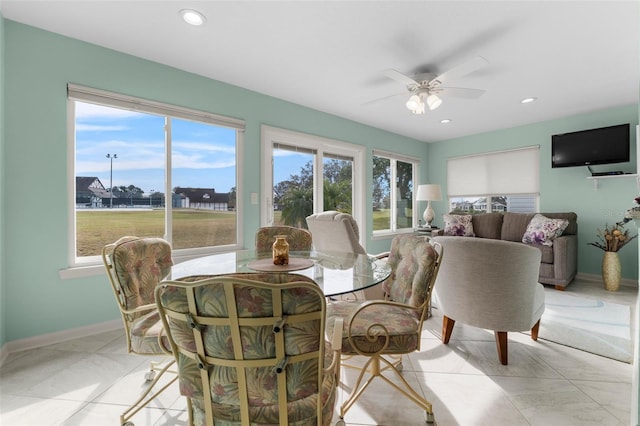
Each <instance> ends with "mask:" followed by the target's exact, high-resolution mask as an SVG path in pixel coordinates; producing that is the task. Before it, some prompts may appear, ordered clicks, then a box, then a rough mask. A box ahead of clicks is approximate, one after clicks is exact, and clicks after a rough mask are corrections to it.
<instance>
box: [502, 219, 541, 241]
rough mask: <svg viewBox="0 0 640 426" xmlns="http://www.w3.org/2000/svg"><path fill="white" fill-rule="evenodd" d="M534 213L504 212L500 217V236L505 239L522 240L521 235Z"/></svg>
mask: <svg viewBox="0 0 640 426" xmlns="http://www.w3.org/2000/svg"><path fill="white" fill-rule="evenodd" d="M534 215H535V213H511V212H505V213H504V217H503V219H502V230H501V233H500V238H501V239H503V240H505V241H514V242H517V243H521V242H522V236H523V235H524V232H525V231H526V230H527V226H528V225H529V222H531V219H532V218H533V216H534Z"/></svg>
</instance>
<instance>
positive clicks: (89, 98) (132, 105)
mask: <svg viewBox="0 0 640 426" xmlns="http://www.w3.org/2000/svg"><path fill="white" fill-rule="evenodd" d="M67 94H68V96H69V99H72V100H76V101H81V102H89V103H94V104H99V105H109V106H111V107H115V108H122V109H126V110H129V111H138V112H144V113H148V114H155V115H160V116H168V117H173V118H181V119H185V120H191V121H199V122H202V123H207V124H213V125H216V126H221V127H229V128H232V129H237V130H242V131H243V130H244V127H245V123H244V120H239V119H236V118H231V117H224V116H222V115H216V114H210V113H208V112H204V111H198V110H194V109H190V108H184V107H179V106H175V105H169V104H165V103H162V102H155V101H150V100H147V99H141V98H136V97H133V96H128V95H123V94H120V93H113V92H107V91H105V90H100V89H94V88H92V87H84V86H79V85H77V84H72V83H69V84H68V85H67Z"/></svg>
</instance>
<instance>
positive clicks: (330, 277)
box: [169, 250, 391, 297]
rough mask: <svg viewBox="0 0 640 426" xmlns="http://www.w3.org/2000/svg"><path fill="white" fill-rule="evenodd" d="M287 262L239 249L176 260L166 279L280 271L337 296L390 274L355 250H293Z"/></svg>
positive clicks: (383, 264)
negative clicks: (305, 278)
mask: <svg viewBox="0 0 640 426" xmlns="http://www.w3.org/2000/svg"><path fill="white" fill-rule="evenodd" d="M289 256H290V258H289V265H282V266H279V265H274V264H273V262H272V260H271V253H258V252H256V251H255V250H240V251H236V252H230V253H220V254H213V255H208V256H203V257H199V258H195V259H190V260H186V261H183V262H180V263H176V264H175V265H174V266H173V268H172V270H171V275H170V277H169V279H172V280H179V279H180V278H184V277H188V276H193V275H218V274H229V273H235V272H281V273H292V274H301V275H305V276H307V277H309V278H312V279H313V280H314V281H315V282H316V283H318V285H319V286H320V288H322V291H323V292H324V294H325V296H327V297H331V296H339V295H342V294H347V293H352V292H354V291H358V290H363V289H365V288H367V287H372V286H374V285H376V284H379V283H381V282H382V281H384V280H385V279H387V278H388V277H389V275H390V274H391V268H390V267H389V266H388V265H387V262H386V260H382V259H377V258H375V257H372V256H368V255H364V254H355V253H338V252H331V253H329V252H317V251H292V252H290V254H289Z"/></svg>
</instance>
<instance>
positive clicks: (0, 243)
mask: <svg viewBox="0 0 640 426" xmlns="http://www.w3.org/2000/svg"><path fill="white" fill-rule="evenodd" d="M5 158H6V157H5V151H4V19H3V18H2V13H0V348H1V347H2V346H3V345H4V344H5V342H6V341H7V339H6V337H5V336H6V332H5V323H6V321H5V314H4V312H5V303H6V300H7V299H6V297H5V291H4V288H5V278H4V273H5V269H4V240H5V239H4V205H5V199H4V194H5V191H4V159H5Z"/></svg>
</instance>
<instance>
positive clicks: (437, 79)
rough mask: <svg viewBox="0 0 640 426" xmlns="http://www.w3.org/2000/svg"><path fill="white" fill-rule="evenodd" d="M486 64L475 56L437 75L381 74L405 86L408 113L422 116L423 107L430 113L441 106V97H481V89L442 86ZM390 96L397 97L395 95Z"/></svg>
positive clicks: (394, 72) (388, 72) (390, 71)
mask: <svg viewBox="0 0 640 426" xmlns="http://www.w3.org/2000/svg"><path fill="white" fill-rule="evenodd" d="M488 64H489V62H488V61H487V60H486V59H485V58H483V57H481V56H477V57H475V58H473V59H471V60H469V61H467V62H464V63H462V64H460V65H457V66H456V67H454V68H451V69H450V70H448V71H445V72H443V73H441V74H437V75H436V74H431V73H421V74H416V75H414V76H413V77H409V76H407V75H405V74H402V73H401V72H399V71H396V70H394V69H390V70H387V71H385V72H384V73H383V74H384V75H385V76H387V77H389V78H391V79H393V80H396V81H399V82H400V83H403V84H405V85H406V86H407V90H408V91H409V93H410V96H409V100H408V101H407V104H406V105H407V109H409V111H411V112H412V113H414V114H424V113H425V110H426V108H425V107H428V108H429V110H431V111H433V110H434V109H436V108H438V107H439V106H440V105H441V104H442V97H446V96H451V97H456V98H464V99H477V98H479V97H480V96H482V95H483V94H484V92H485V91H484V90H481V89H471V88H464V87H448V86H443V84H444V83H447V82H449V81H450V80H455V79H456V78H458V77H462V76H464V75H467V74H470V73H472V72H474V71H476V70H478V69H480V68H482V67H485V66H486V65H488ZM403 94H404V93H403ZM392 96H398V95H397V94H396V95H392ZM392 96H387V97H385V98H381V99H378V100H382V99H387V98H389V97H392Z"/></svg>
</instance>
